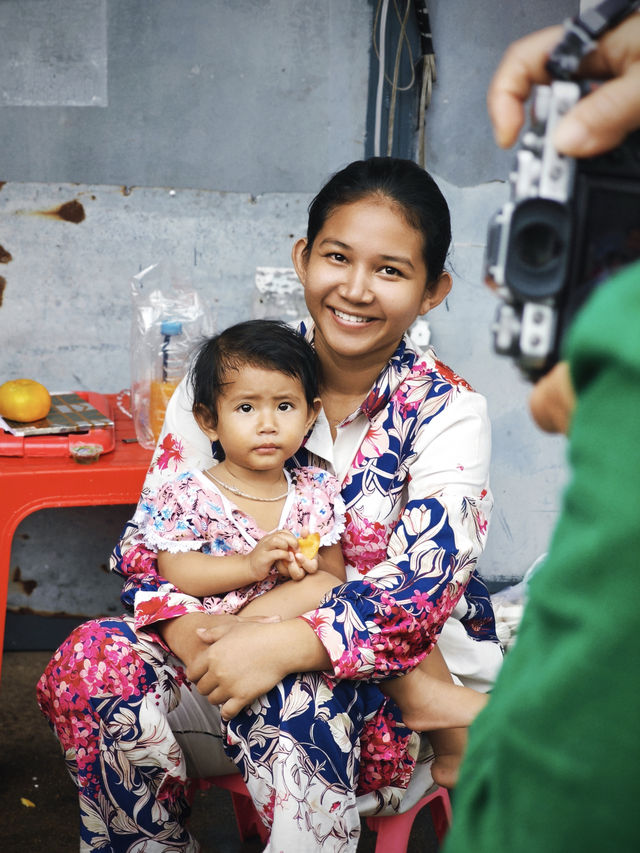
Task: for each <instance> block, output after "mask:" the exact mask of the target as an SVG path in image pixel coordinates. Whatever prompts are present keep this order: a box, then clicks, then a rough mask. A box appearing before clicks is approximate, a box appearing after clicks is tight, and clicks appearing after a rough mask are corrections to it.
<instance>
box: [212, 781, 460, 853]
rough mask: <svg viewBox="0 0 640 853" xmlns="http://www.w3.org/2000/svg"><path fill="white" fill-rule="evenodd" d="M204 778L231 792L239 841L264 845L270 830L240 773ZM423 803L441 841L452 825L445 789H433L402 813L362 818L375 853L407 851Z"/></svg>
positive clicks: (449, 805)
mask: <svg viewBox="0 0 640 853" xmlns="http://www.w3.org/2000/svg"><path fill="white" fill-rule="evenodd" d="M207 781H208V782H211V783H212V784H214V785H217V786H218V787H219V788H226V789H227V790H228V791H230V792H231V800H232V802H233V810H234V812H235V815H236V823H237V824H238V832H239V834H240V838H241V840H242V841H246V840H247V839H248V838H251V837H252V836H254V835H259V836H260V841H261V842H262V843H263V844H266V843H267V841H268V839H269V832H268V830H267V828H266V826H265V825H264V824H263V823H262V821H261V820H260V817H259V816H258V812H257V811H256V810H255V807H254V805H253V802H252V800H251V797H250V796H249V792H248V791H247V788H246V785H245V784H244V781H243V779H242V776H241V775H240V774H239V773H231V774H229V775H228V776H210V777H209V778H208V779H207ZM425 806H429V808H430V810H431V819H432V821H433V828H434V829H435V832H436V835H437V837H438V841H439V843H442V841H443V840H444V837H445V835H446V832H447V830H448V828H449V826H450V824H451V803H450V801H449V794H448V793H447V790H446V789H445V788H436V789H435V790H434V791H430V792H429V793H428V794H426V795H425V796H424V797H423V798H422V799H421V800H419V801H418V802H417V803H416V804H415V806H414V807H413V808H412V809H409V810H408V811H406V812H404V813H403V814H392V815H385V816H378V817H367V818H365V820H366V821H367V825H368V827H369V829H372V830H373V831H374V832H376V833H377V836H378V837H377V840H376V853H407V845H408V844H409V835H410V834H411V827H412V826H413V822H414V820H415V819H416V815H417V814H418V812H419V811H421V810H422V809H423V808H424V807H425Z"/></svg>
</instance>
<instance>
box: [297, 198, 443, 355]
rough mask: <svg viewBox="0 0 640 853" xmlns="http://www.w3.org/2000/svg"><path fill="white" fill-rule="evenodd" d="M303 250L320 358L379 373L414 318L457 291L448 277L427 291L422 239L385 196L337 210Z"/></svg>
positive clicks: (301, 268)
mask: <svg viewBox="0 0 640 853" xmlns="http://www.w3.org/2000/svg"><path fill="white" fill-rule="evenodd" d="M305 246H306V241H305V240H299V241H298V242H297V243H296V244H295V246H294V248H293V253H292V256H293V262H294V265H295V268H296V272H297V273H298V276H299V277H300V281H301V282H302V284H303V286H304V291H305V300H306V303H307V307H308V309H309V312H310V314H311V316H312V317H313V320H314V322H315V325H316V337H315V345H316V349H317V351H318V355H319V356H320V359H321V360H323V359H325V358H327V356H328V357H330V358H331V359H332V360H334V361H341V360H344V359H347V360H353V361H354V367H356V366H358V367H368V366H369V367H380V368H381V367H382V366H383V365H384V364H385V363H386V362H387V361H388V359H389V358H390V356H391V355H392V354H393V352H394V351H395V349H396V347H397V346H398V343H399V342H400V339H401V338H402V335H403V334H404V333H405V332H406V330H407V329H408V328H409V326H410V325H411V324H412V323H413V322H414V320H415V319H416V317H417V316H418V315H420V314H426V312H427V311H429V310H430V309H431V308H433V307H435V305H438V304H439V303H440V302H441V301H442V300H443V299H444V297H445V296H446V295H447V293H448V292H449V288H450V286H451V279H450V277H449V275H448V273H444V274H443V276H442V277H441V279H439V280H438V282H436V283H435V284H434V286H432V287H429V290H427V287H426V282H427V268H426V264H425V261H424V253H423V248H424V246H423V238H422V235H421V233H420V232H419V231H417V230H416V229H415V228H412V227H411V226H410V225H409V224H408V222H407V220H406V219H405V217H404V216H403V215H402V214H401V212H400V211H399V210H398V208H397V207H394V206H393V204H392V203H390V202H388V201H386V200H382V199H379V198H373V197H372V198H367V199H363V200H361V201H357V202H352V203H350V204H345V205H342V206H341V207H339V208H337V209H336V210H335V211H334V212H333V213H332V214H331V215H330V216H329V217H328V218H327V220H326V222H325V223H324V226H323V227H322V229H321V230H320V231H319V233H318V235H317V237H316V239H315V241H314V243H313V246H312V247H311V251H310V252H309V254H308V255H307V254H305ZM356 362H357V365H356Z"/></svg>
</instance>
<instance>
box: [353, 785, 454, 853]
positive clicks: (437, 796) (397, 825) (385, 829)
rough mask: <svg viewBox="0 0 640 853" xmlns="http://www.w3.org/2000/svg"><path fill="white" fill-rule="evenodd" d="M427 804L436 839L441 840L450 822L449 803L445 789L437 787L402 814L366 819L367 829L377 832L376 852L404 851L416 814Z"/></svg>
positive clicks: (404, 852) (396, 852)
mask: <svg viewBox="0 0 640 853" xmlns="http://www.w3.org/2000/svg"><path fill="white" fill-rule="evenodd" d="M427 805H428V806H429V808H430V810H431V819H432V821H433V827H434V829H435V832H436V835H437V837H438V841H439V842H442V841H443V839H444V836H445V834H446V832H447V829H448V828H449V825H450V824H451V803H450V801H449V794H448V793H447V791H446V789H445V788H438V789H437V790H435V791H433V792H432V793H430V794H427V796H426V797H423V798H422V799H421V800H420V801H419V802H417V803H416V804H415V806H414V807H413V808H412V809H409V811H406V812H404V813H403V814H396V815H385V816H382V817H368V818H367V819H366V820H367V825H368V827H369V829H372V830H374V832H376V833H377V834H378V838H377V841H376V853H406V851H407V846H408V844H409V836H410V835H411V827H412V826H413V822H414V820H415V819H416V815H417V814H418V812H419V811H421V810H422V809H423V808H424V807H425V806H427Z"/></svg>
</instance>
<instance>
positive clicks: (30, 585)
mask: <svg viewBox="0 0 640 853" xmlns="http://www.w3.org/2000/svg"><path fill="white" fill-rule="evenodd" d="M11 580H12V581H13V583H14V584H15V585H16V586H17V587H18V588H19V589H20V591H21V592H23V593H24V594H25V595H31V593H32V592H33V590H34V589H35V588H36V587H37V586H38V581H29V580H25V581H23V580H22V572H21V571H20V566H16V569H15V571H14V573H13V577H12V578H11Z"/></svg>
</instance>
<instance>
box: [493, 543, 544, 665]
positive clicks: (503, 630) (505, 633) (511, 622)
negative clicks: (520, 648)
mask: <svg viewBox="0 0 640 853" xmlns="http://www.w3.org/2000/svg"><path fill="white" fill-rule="evenodd" d="M546 557H547V554H546V552H545V553H544V554H541V555H540V556H539V557H538V558H537V559H536V560H535V561H534V562H533V563H532V565H530V566H529V568H528V569H527V571H526V572H525V574H524V577H523V578H522V580H521V581H519V583H516V584H513V585H512V586H507V587H504V588H503V589H501V590H500V591H499V592H494V594H493V595H492V596H491V603H492V604H493V612H494V615H495V618H496V632H497V634H498V639H499V640H500V644H501V645H502V647H503V649H504V650H505V652H507V651H509V649H510V648H512V646H513V644H514V643H515V641H516V639H517V636H518V629H519V627H520V622H521V620H522V614H523V612H524V608H525V606H526V604H527V591H528V586H529V581H530V580H531V577H532V575H533V574H534V572H535V571H536V570H537V569H538V568H539V566H541V565H542V564H543V563H544V561H545V559H546Z"/></svg>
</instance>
